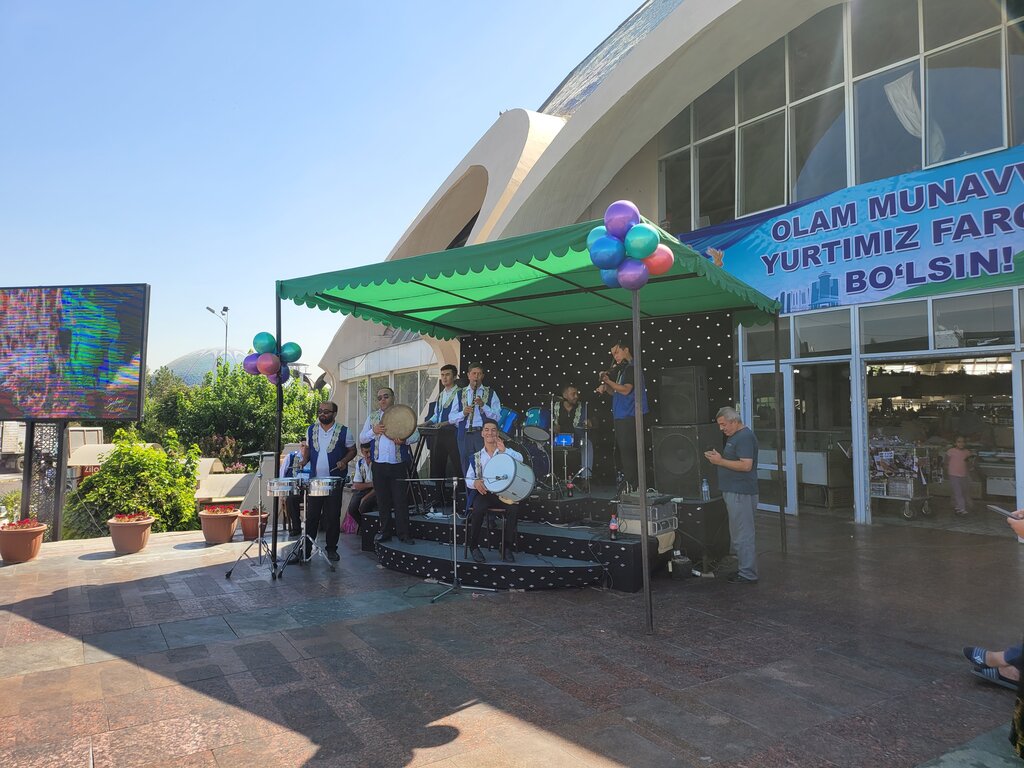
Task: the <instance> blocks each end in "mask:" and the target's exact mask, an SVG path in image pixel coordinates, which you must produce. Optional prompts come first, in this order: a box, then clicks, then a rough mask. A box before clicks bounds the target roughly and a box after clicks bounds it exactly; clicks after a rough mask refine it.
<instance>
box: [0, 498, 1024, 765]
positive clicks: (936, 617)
mask: <svg viewBox="0 0 1024 768" xmlns="http://www.w3.org/2000/svg"><path fill="white" fill-rule="evenodd" d="M758 535H759V551H760V556H761V573H762V581H761V583H760V584H758V585H756V586H747V585H732V584H727V583H726V582H725V580H724V579H696V578H688V579H678V580H673V579H672V578H670V577H669V576H668V575H667V574H665V573H659V574H657V575H656V576H655V577H654V581H653V585H654V621H655V633H654V635H653V636H647V635H645V633H644V622H643V615H644V614H643V598H642V596H641V595H640V594H625V593H622V592H615V591H607V590H598V589H582V590H565V591H552V592H537V593H512V594H508V593H505V594H486V595H480V596H471V595H465V594H464V595H462V596H459V597H455V598H446V599H445V600H443V601H441V602H439V603H438V604H434V605H431V604H430V600H429V598H430V596H432V595H434V594H436V593H437V592H438V591H439V589H440V588H439V587H438V586H437V585H434V584H428V583H424V582H422V581H419V580H417V579H415V578H413V577H410V576H406V575H403V574H398V573H393V572H389V571H385V570H382V569H381V568H379V567H378V566H377V564H376V561H375V559H374V558H373V557H372V556H371V555H368V554H365V553H362V552H360V551H359V550H358V542H357V539H356V537H354V536H345V537H343V539H342V560H341V563H339V568H338V572H337V573H334V574H332V573H330V572H329V571H328V570H327V568H326V566H325V564H324V563H322V562H319V563H314V564H313V565H312V566H302V567H297V566H293V567H289V568H288V570H287V571H286V574H285V576H284V578H283V579H282V580H280V581H277V582H272V581H271V580H270V578H269V575H268V571H267V569H266V568H265V567H264V568H252V567H249V566H248V565H242V566H240V567H238V568H237V569H236V571H235V573H234V574H233V576H232V578H231V579H230V580H227V579H225V578H224V572H225V570H226V569H227V567H228V565H229V564H230V563H231V562H232V561H233V560H234V558H235V557H237V555H238V553H239V552H240V551H241V547H242V544H241V543H235V544H230V545H224V546H220V547H207V546H205V545H204V544H203V542H202V536H201V535H200V534H199V533H198V532H190V533H173V534H163V535H157V536H154V537H153V538H152V539H151V541H150V545H149V547H148V549H146V550H145V551H144V552H142V553H140V554H137V555H130V556H125V557H116V556H114V555H113V552H112V550H111V549H110V544H109V539H95V540H89V541H78V542H62V543H57V544H47V545H44V548H43V553H42V555H41V556H40V558H39V559H38V560H36V561H34V562H31V563H26V564H22V565H16V566H5V567H3V568H0V605H2V606H3V608H2V610H0V641H2V642H0V691H2V692H3V694H2V696H0V765H2V766H46V767H47V768H51V767H53V766H81V767H82V768H85V766H91V765H95V766H97V767H103V768H106V767H108V766H116V767H117V768H123V767H124V766H143V765H154V766H156V765H168V766H171V765H173V766H236V765H237V766H254V765H256V766H259V765H267V766H275V767H278V766H302V765H327V766H405V765H417V766H426V765H430V766H434V767H435V768H455V767H456V766H459V767H460V768H461V767H462V766H466V767H470V766H472V767H473V768H478V767H483V766H517V767H518V766H545V767H547V766H558V767H559V768H574V767H575V766H618V765H621V766H659V767H660V766H722V767H724V766H729V767H733V768H739V767H740V766H743V767H745V768H764V767H767V766H800V767H801V768H807V767H808V766H842V767H846V768H867V767H869V766H919V765H925V764H930V763H933V764H934V765H942V766H946V767H948V766H957V765H985V766H1000V765H1007V766H1011V765H1014V764H1016V763H1015V761H1014V759H1011V756H1010V752H1009V749H1008V745H1007V743H1006V740H1005V734H1006V732H1007V723H1008V721H1009V717H1010V712H1011V710H1012V706H1013V693H1012V692H1010V691H1008V690H1004V689H1001V688H997V687H994V686H990V685H987V684H985V683H981V682H979V681H977V680H976V679H975V678H973V677H972V676H971V675H970V674H969V666H968V664H967V662H966V661H965V660H964V659H963V658H962V657H961V656H960V647H961V646H962V645H965V644H980V645H988V646H990V647H1001V646H1002V645H1004V644H1009V643H1011V642H1015V641H1018V640H1019V638H1020V633H1021V630H1022V628H1024V606H1022V603H1021V601H1020V599H1019V596H1018V595H1017V586H1018V585H1019V584H1020V583H1021V576H1022V572H1024V547H1021V546H1019V545H1018V544H1017V543H1016V541H1015V539H1014V538H1013V537H1012V536H1010V535H1003V536H981V535H970V534H965V533H957V532H949V531H936V530H926V529H920V528H911V527H901V526H887V525H880V526H876V527H874V528H861V527H855V526H853V525H852V524H849V523H845V522H838V521H834V520H830V519H826V518H820V517H806V516H805V517H802V518H800V519H799V520H798V521H790V528H789V552H788V554H786V555H783V554H782V553H781V551H780V546H779V532H778V522H777V519H776V518H774V517H769V516H765V517H763V518H762V519H760V520H759V529H758Z"/></svg>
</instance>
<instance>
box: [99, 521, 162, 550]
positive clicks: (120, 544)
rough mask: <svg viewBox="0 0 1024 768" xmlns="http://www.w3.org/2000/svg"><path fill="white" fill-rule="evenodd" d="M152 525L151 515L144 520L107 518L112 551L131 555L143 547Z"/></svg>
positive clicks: (147, 539) (147, 540) (147, 541)
mask: <svg viewBox="0 0 1024 768" xmlns="http://www.w3.org/2000/svg"><path fill="white" fill-rule="evenodd" d="M152 525H153V518H152V517H147V518H145V519H144V520H115V519H113V518H111V519H110V520H107V527H108V528H109V529H110V540H111V541H112V542H113V543H114V551H115V552H117V554H119V555H131V554H134V553H136V552H139V551H141V550H143V549H145V547H146V544H148V543H149V529H150V528H151V527H152Z"/></svg>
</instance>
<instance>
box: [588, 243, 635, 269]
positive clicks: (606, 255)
mask: <svg viewBox="0 0 1024 768" xmlns="http://www.w3.org/2000/svg"><path fill="white" fill-rule="evenodd" d="M625 258H626V248H625V246H623V245H622V241H621V240H619V239H618V238H615V237H609V236H608V235H605V236H604V237H599V238H597V240H595V241H594V244H593V245H592V246H590V260H591V261H592V262H594V266H595V267H598V268H599V269H615V268H616V267H617V266H619V264H621V263H622V260H623V259H625Z"/></svg>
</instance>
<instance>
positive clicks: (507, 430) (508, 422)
mask: <svg viewBox="0 0 1024 768" xmlns="http://www.w3.org/2000/svg"><path fill="white" fill-rule="evenodd" d="M518 422H519V413H518V412H517V411H513V410H512V409H511V408H504V407H503V408H502V409H501V414H500V415H499V416H498V431H499V432H502V433H503V434H506V435H513V434H515V433H514V432H513V431H512V430H514V429H515V428H516V424H517V423H518Z"/></svg>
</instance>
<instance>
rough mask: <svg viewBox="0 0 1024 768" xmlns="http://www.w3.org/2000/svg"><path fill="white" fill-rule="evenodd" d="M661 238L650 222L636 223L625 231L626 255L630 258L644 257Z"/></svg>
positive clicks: (649, 253)
mask: <svg viewBox="0 0 1024 768" xmlns="http://www.w3.org/2000/svg"><path fill="white" fill-rule="evenodd" d="M660 240H661V238H660V237H658V230H656V229H655V228H654V227H652V226H651V225H650V224H637V225H636V226H634V227H630V229H629V232H627V233H626V240H625V243H626V255H627V256H629V258H631V259H646V258H647V257H648V256H650V255H651V254H652V253H654V249H655V248H657V247H658V243H659V242H660Z"/></svg>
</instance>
